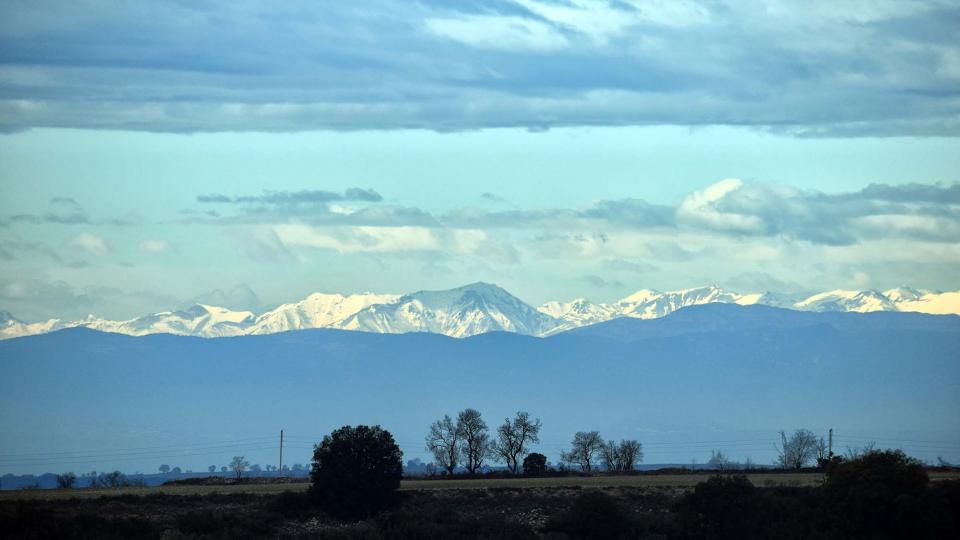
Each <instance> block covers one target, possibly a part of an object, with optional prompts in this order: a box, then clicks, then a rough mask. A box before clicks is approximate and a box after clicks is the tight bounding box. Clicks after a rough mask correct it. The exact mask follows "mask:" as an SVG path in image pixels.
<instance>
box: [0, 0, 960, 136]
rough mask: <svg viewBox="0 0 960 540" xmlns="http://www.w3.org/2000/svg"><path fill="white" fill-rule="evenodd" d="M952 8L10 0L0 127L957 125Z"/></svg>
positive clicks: (0, 52)
mask: <svg viewBox="0 0 960 540" xmlns="http://www.w3.org/2000/svg"><path fill="white" fill-rule="evenodd" d="M546 8H549V9H546ZM557 13H560V15H557ZM958 18H960V5H957V4H956V3H952V2H940V1H937V0H927V1H918V2H901V3H896V2H889V3H888V2H879V3H875V4H874V3H871V4H863V3H850V2H813V3H810V2H787V3H778V4H777V5H776V6H770V7H769V9H758V8H757V7H756V6H755V5H753V4H750V3H746V4H745V3H742V2H734V1H724V0H721V1H716V0H703V1H694V0H690V1H679V0H678V1H677V2H657V3H651V4H643V5H640V4H638V3H637V2H634V1H632V0H610V1H607V2H604V1H602V0H600V1H597V2H590V3H586V2H565V1H561V0H485V1H483V2H460V1H456V2H447V1H433V0H431V1H427V2H417V3H403V2H400V3H398V2H387V1H385V0H364V1H360V2H340V3H335V4H328V3H325V4H323V5H320V4H317V3H315V2H306V1H299V2H284V3H272V4H264V3H259V2H253V1H243V0H241V1H235V2H189V3H163V4H157V3H139V2H127V3H123V4H121V5H118V4H116V3H101V2H81V3H68V4H64V3H62V2H57V3H53V2H46V1H37V2H28V3H9V2H8V3H4V4H3V5H2V6H0V19H2V20H4V21H5V22H6V24H4V25H0V80H2V81H3V82H2V83H0V130H2V131H7V132H11V131H17V130H22V129H28V128H31V127H41V126H57V127H74V128H90V129H134V130H148V131H161V132H196V131H251V130H255V131H299V130H307V129H335V130H359V129H407V128H424V129H431V130H436V131H452V130H468V129H478V128H486V127H504V126H505V127H523V128H528V129H532V130H540V129H549V128H552V127H560V126H581V125H605V126H619V125H652V124H673V125H687V126H700V125H707V124H723V125H737V126H743V125H746V126H756V127H758V128H762V129H770V130H775V131H779V132H784V133H790V134H796V135H801V136H858V135H918V134H922V135H949V136H955V135H957V134H958V133H960V121H958V120H957V118H958V112H960V105H958V101H957V97H958V95H960V92H958V90H957V88H958V82H960V65H958V64H960V61H958V60H957V58H958V50H960V46H958V45H957V40H956V21H957V20H958ZM825 44H829V46H826V45H825Z"/></svg>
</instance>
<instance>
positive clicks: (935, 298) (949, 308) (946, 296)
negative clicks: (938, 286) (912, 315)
mask: <svg viewBox="0 0 960 540" xmlns="http://www.w3.org/2000/svg"><path fill="white" fill-rule="evenodd" d="M910 290H911V291H913V292H914V293H916V294H914V295H912V296H910V297H907V296H904V297H903V299H901V300H893V299H892V298H891V300H893V301H894V303H895V304H896V306H897V309H898V310H900V311H916V312H920V313H933V314H936V315H947V314H950V313H957V314H960V291H953V292H944V293H937V292H931V291H917V290H914V289H910Z"/></svg>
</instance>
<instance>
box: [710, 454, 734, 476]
mask: <svg viewBox="0 0 960 540" xmlns="http://www.w3.org/2000/svg"><path fill="white" fill-rule="evenodd" d="M707 465H710V466H711V467H713V468H714V469H717V470H718V471H724V470H726V469H728V468H730V458H728V457H727V456H725V455H724V454H723V452H721V451H720V450H710V459H709V460H708V461H707Z"/></svg>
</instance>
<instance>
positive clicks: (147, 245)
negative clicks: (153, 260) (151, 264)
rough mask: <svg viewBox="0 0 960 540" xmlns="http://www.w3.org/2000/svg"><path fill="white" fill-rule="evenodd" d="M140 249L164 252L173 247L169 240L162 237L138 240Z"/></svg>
mask: <svg viewBox="0 0 960 540" xmlns="http://www.w3.org/2000/svg"><path fill="white" fill-rule="evenodd" d="M140 249H141V250H143V251H144V252H146V253H164V252H167V251H170V250H172V249H173V247H172V246H171V245H170V242H168V241H166V240H163V239H148V240H144V241H142V242H140Z"/></svg>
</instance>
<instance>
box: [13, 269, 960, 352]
mask: <svg viewBox="0 0 960 540" xmlns="http://www.w3.org/2000/svg"><path fill="white" fill-rule="evenodd" d="M712 303H735V304H740V305H753V304H762V305H767V306H773V307H781V308H789V309H795V310H801V311H821V312H823V311H852V312H869V311H913V312H921V313H932V314H960V291H952V292H943V293H941V292H933V291H928V290H923V289H912V288H910V287H898V288H895V289H890V290H887V291H884V292H883V293H881V292H878V291H872V290H868V291H845V290H834V291H827V292H823V293H819V294H815V295H813V296H810V297H808V298H805V299H801V300H799V301H798V299H797V298H795V297H791V296H789V295H781V294H777V293H770V292H766V293H762V294H760V293H753V294H739V293H735V292H732V291H727V290H724V289H722V288H720V287H717V286H715V285H711V286H707V287H697V288H693V289H683V290H679V291H667V292H659V291H654V290H651V289H641V290H639V291H637V292H635V293H633V294H631V295H630V296H627V297H625V298H623V299H621V300H619V301H617V302H615V303H613V304H602V303H592V302H590V301H588V300H586V299H583V298H578V299H576V300H572V301H570V302H547V303H545V304H543V305H541V306H540V307H538V308H536V309H534V308H533V307H531V306H529V305H527V304H525V303H524V302H523V301H521V300H520V299H518V298H516V297H515V296H513V295H511V294H510V293H508V292H507V291H505V290H503V289H501V288H500V287H497V286H496V285H491V284H487V283H474V284H472V285H467V286H465V287H460V288H457V289H451V290H448V291H421V292H417V293H413V294H409V295H405V296H402V297H401V296H397V295H392V294H373V293H362V294H353V295H341V294H322V293H314V294H311V295H310V296H308V297H307V298H305V299H303V300H301V301H300V302H296V303H291V304H283V305H281V306H278V307H276V308H274V309H272V310H270V311H268V312H266V313H263V314H262V315H260V316H259V317H256V316H254V314H253V313H252V312H250V311H233V310H230V309H226V308H223V307H215V306H210V305H207V304H196V305H194V306H192V307H191V308H189V309H186V310H180V311H165V312H161V313H154V314H152V315H147V316H144V317H139V318H136V319H130V320H125V321H113V320H107V319H102V318H98V317H95V316H93V315H89V316H88V317H87V318H85V319H81V320H79V321H72V322H64V321H61V320H59V319H50V320H48V321H43V322H36V323H25V322H23V321H20V320H18V319H16V318H15V317H13V316H12V315H10V313H8V312H5V311H0V339H9V338H14V337H20V336H27V335H33V334H42V333H46V332H52V331H55V330H59V329H61V328H69V327H75V326H83V327H86V328H91V329H94V330H100V331H103V332H115V333H121V334H128V335H132V336H142V335H146V334H157V333H170V334H181V335H191V336H201V337H223V336H237V335H246V334H271V333H276V332H284V331H289V330H301V329H306V328H340V329H345V330H361V331H366V332H380V333H402V332H433V333H440V334H445V335H448V336H452V337H467V336H472V335H476V334H481V333H484V332H491V331H506V332H516V333H520V334H527V335H535V336H548V335H552V334H556V333H559V332H564V331H566V330H571V329H573V328H579V327H582V326H588V325H592V324H597V323H600V322H604V321H607V320H610V319H614V318H617V317H634V318H640V319H654V318H659V317H663V316H665V315H669V314H670V313H673V312H674V311H677V310H678V309H682V308H684V307H688V306H694V305H702V304H712Z"/></svg>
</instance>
